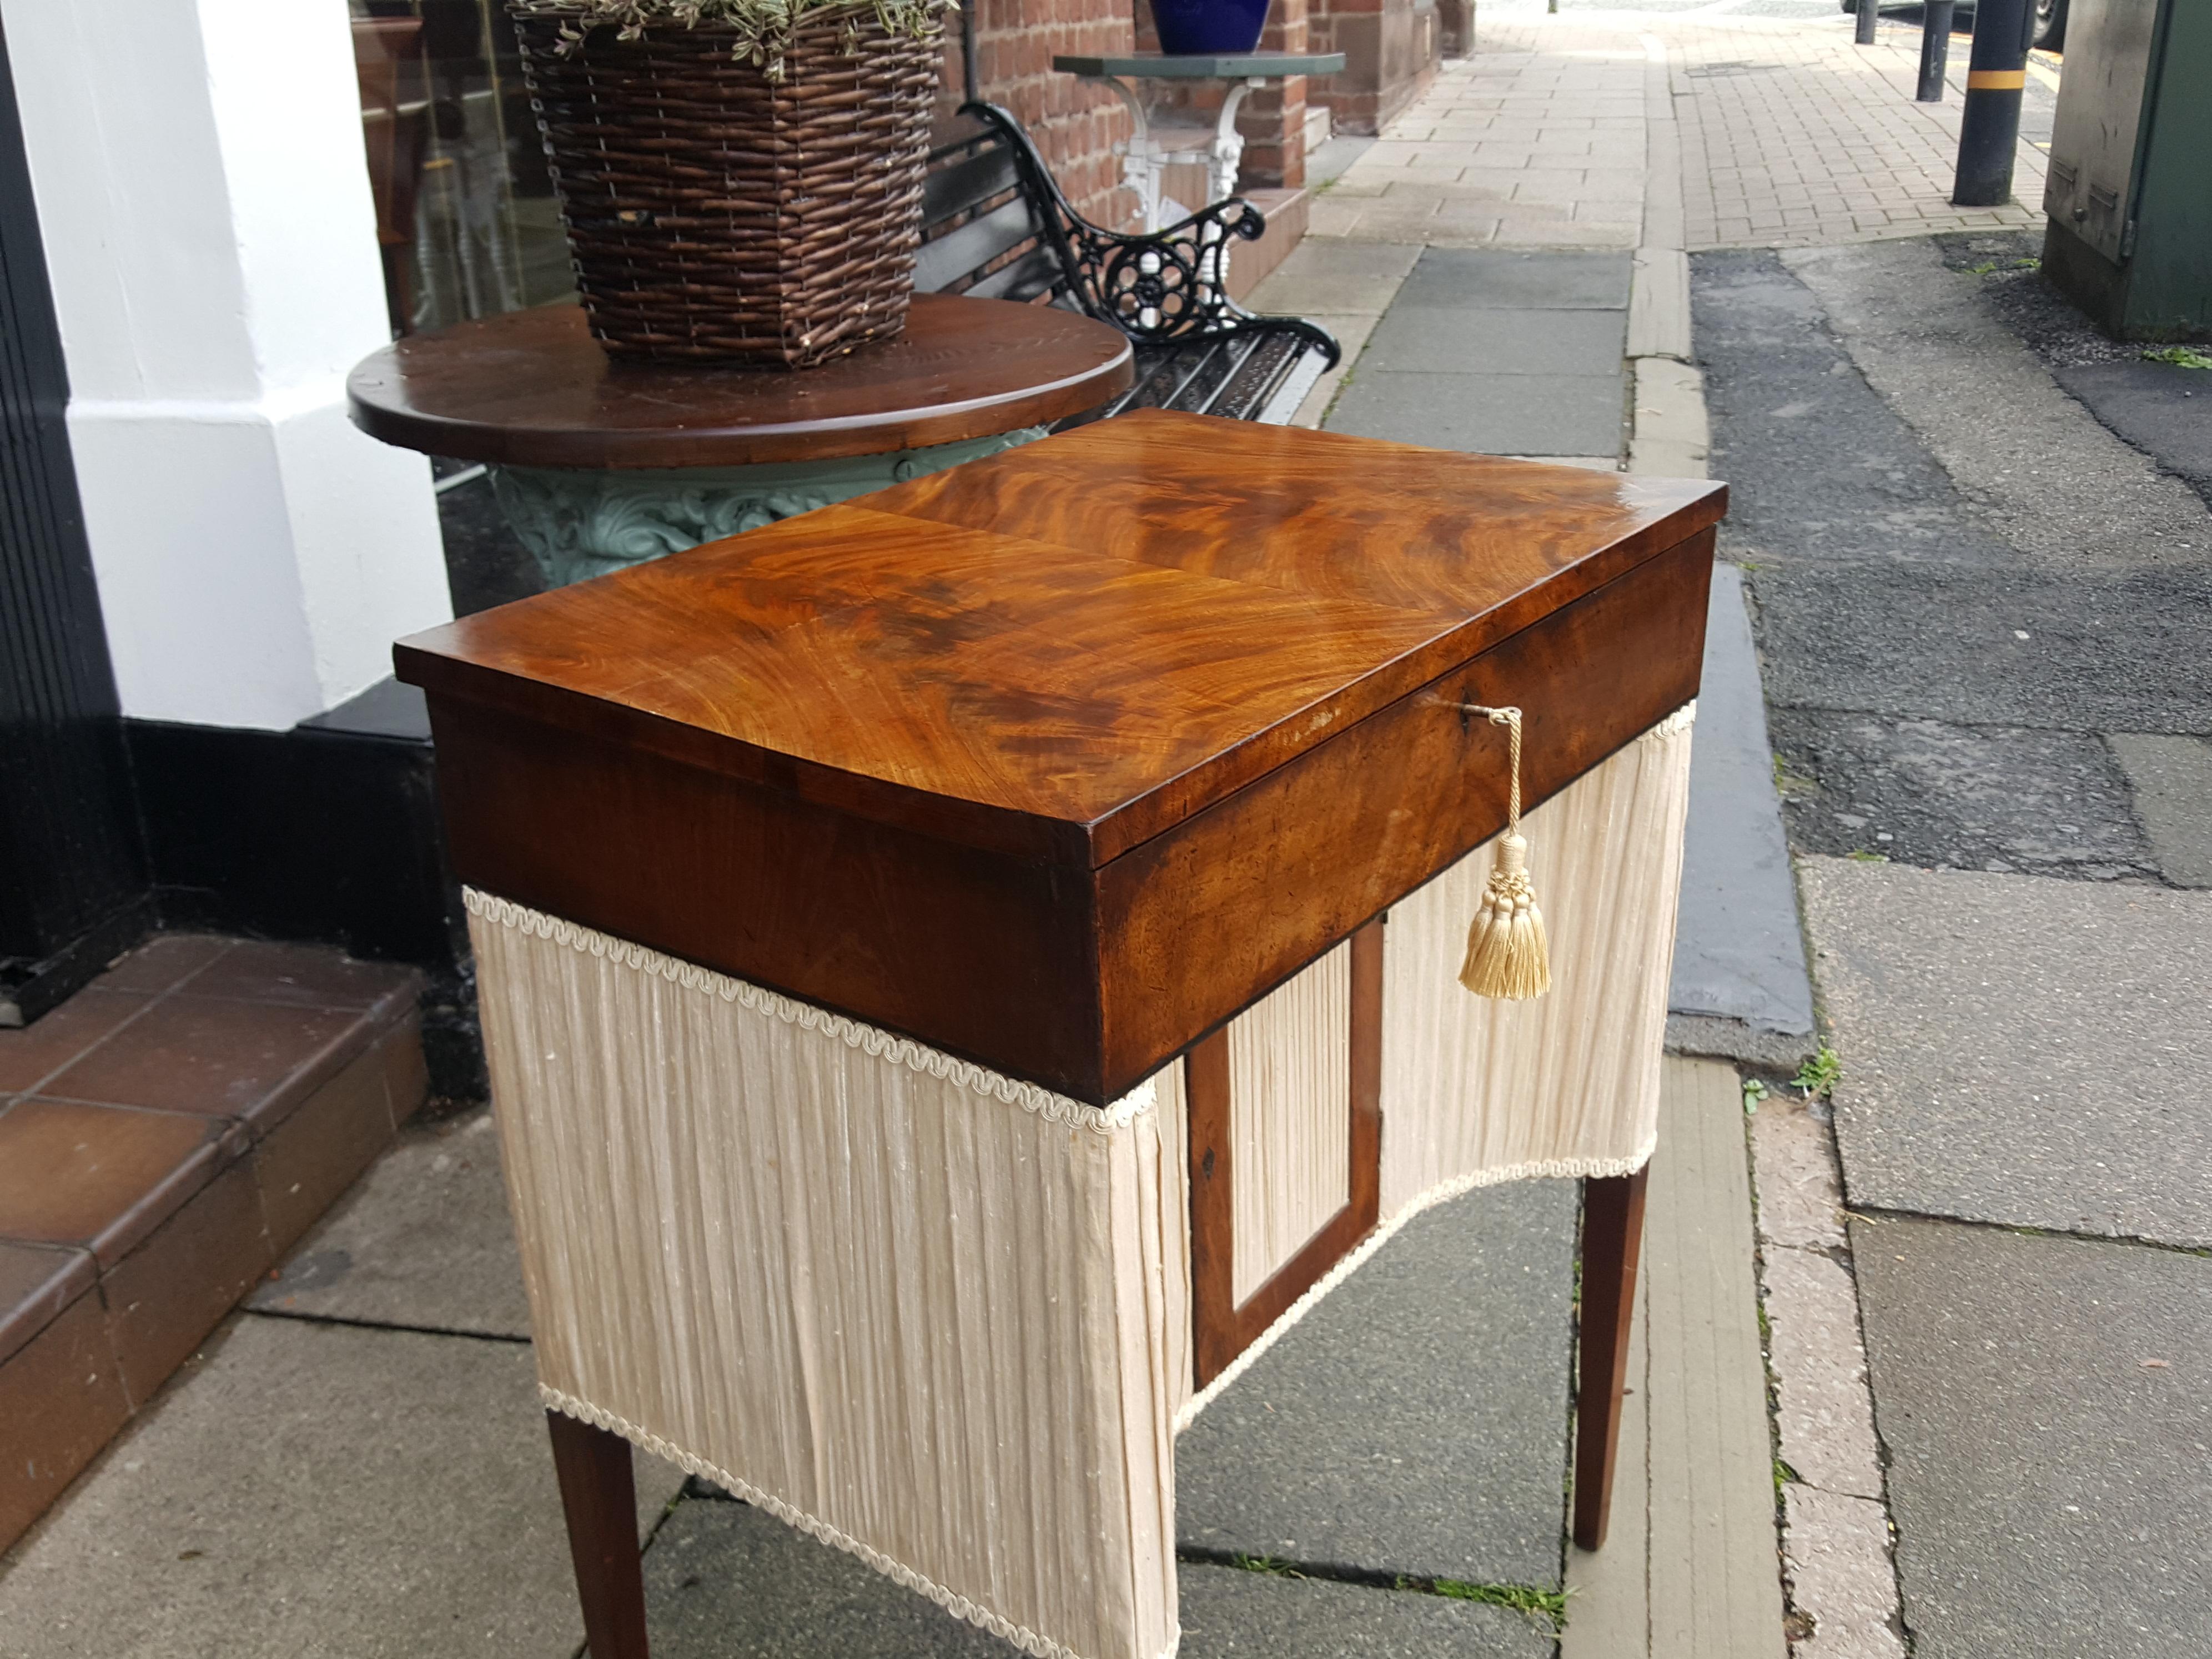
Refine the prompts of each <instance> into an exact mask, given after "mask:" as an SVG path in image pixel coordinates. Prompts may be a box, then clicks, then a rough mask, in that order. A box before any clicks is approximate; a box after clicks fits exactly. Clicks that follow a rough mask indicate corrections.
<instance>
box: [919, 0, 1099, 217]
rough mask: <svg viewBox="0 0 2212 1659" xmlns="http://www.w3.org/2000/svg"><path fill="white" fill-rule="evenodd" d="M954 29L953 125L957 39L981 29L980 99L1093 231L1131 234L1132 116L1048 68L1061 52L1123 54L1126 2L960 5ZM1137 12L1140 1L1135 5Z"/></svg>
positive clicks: (949, 94)
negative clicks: (1011, 128)
mask: <svg viewBox="0 0 2212 1659" xmlns="http://www.w3.org/2000/svg"><path fill="white" fill-rule="evenodd" d="M964 3H965V4H966V5H967V6H968V8H969V11H968V13H967V15H966V16H965V17H964V18H963V17H960V16H955V17H953V18H951V20H950V21H949V23H948V27H947V28H946V31H945V82H944V85H945V90H944V94H943V96H942V98H941V100H940V102H939V115H940V118H941V122H942V124H949V123H950V121H951V116H952V112H953V111H954V110H956V109H957V108H958V107H959V104H960V99H961V58H960V31H961V28H962V27H963V25H964V24H966V23H972V24H973V25H974V26H975V58H976V65H975V66H976V71H977V77H978V79H977V95H978V96H980V97H981V98H983V99H984V100H987V102H990V103H994V104H1002V105H1004V106H1006V108H1008V109H1010V110H1012V112H1014V114H1015V115H1016V116H1017V117H1018V118H1019V119H1020V121H1021V123H1022V125H1024V126H1025V127H1027V128H1028V129H1029V130H1030V136H1031V137H1034V138H1035V139H1036V143H1037V148H1038V149H1040V150H1041V151H1042V152H1043V155H1044V159H1045V162H1046V164H1047V165H1048V166H1049V167H1051V168H1052V171H1053V176H1054V178H1056V179H1059V180H1060V188H1061V189H1062V190H1063V191H1066V193H1067V198H1068V200H1069V201H1071V202H1073V204H1075V208H1076V210H1077V211H1078V212H1079V213H1081V214H1082V215H1084V216H1085V217H1086V218H1088V219H1091V220H1092V221H1094V222H1097V223H1099V224H1102V225H1106V226H1109V227H1113V228H1126V227H1128V226H1129V225H1131V223H1132V222H1133V218H1134V216H1135V214H1136V210H1137V198H1136V196H1135V193H1134V192H1133V191H1128V190H1125V189H1123V188H1122V186H1121V158H1120V157H1119V156H1117V155H1115V154H1114V146H1115V144H1116V143H1120V142H1121V141H1122V140H1124V139H1126V138H1127V137H1128V136H1129V116H1128V112H1127V111H1126V110H1125V109H1123V108H1122V107H1121V100H1118V99H1117V98H1115V96H1114V94H1112V93H1111V92H1109V91H1107V90H1106V89H1104V88H1101V87H1095V86H1091V85H1088V84H1086V83H1085V82H1081V81H1079V80H1077V79H1076V78H1075V77H1074V76H1072V75H1061V74H1060V73H1058V72H1057V71H1055V70H1054V68H1053V67H1052V60H1053V56H1054V53H1056V52H1091V53H1106V52H1127V51H1129V50H1131V48H1132V46H1133V30H1132V22H1131V12H1130V0H964ZM1139 3H1141V0H1139Z"/></svg>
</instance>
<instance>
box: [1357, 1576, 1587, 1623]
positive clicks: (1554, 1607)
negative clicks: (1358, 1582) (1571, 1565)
mask: <svg viewBox="0 0 2212 1659" xmlns="http://www.w3.org/2000/svg"><path fill="white" fill-rule="evenodd" d="M1398 1588H1399V1589H1409V1590H1426V1591H1427V1592H1428V1593H1429V1594H1430V1595H1443V1596H1448V1597H1449V1598H1450V1599H1451V1600H1453V1601H1480V1602H1481V1603H1482V1604H1483V1605H1484V1606H1486V1607H1511V1608H1512V1609H1513V1610H1514V1611H1515V1612H1516V1613H1527V1614H1528V1616H1529V1617H1530V1618H1531V1619H1545V1620H1550V1621H1551V1625H1552V1629H1553V1633H1554V1634H1556V1633H1557V1632H1559V1631H1560V1630H1562V1629H1564V1628H1565V1626H1566V1622H1567V1598H1566V1596H1565V1595H1564V1594H1562V1593H1561V1592H1560V1591H1559V1590H1547V1589H1537V1588H1536V1587H1535V1586H1534V1584H1470V1583H1464V1582H1463V1581H1462V1580H1460V1579H1457V1578H1401V1579H1400V1580H1399V1581H1398Z"/></svg>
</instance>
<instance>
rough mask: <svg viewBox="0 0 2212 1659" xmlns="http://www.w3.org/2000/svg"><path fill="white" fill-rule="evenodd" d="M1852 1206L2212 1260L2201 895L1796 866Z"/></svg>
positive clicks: (2208, 941) (2211, 1027) (2211, 1037)
mask: <svg viewBox="0 0 2212 1659" xmlns="http://www.w3.org/2000/svg"><path fill="white" fill-rule="evenodd" d="M1799 870H1800V874H1801V878H1802V883H1803V888H1804V893H1805V904H1806V924H1807V927H1808V932H1809V933H1810V934H1811V937H1812V940H1813V945H1814V972H1815V973H1816V974H1818V975H1819V976H1820V985H1821V990H1822V994H1823V1000H1824V1005H1825V1006H1826V1012H1827V1014H1828V1016H1829V1018H1831V1019H1832V1021H1833V1023H1834V1026H1835V1045H1836V1048H1837V1049H1838V1052H1839V1054H1841V1056H1842V1060H1843V1080H1842V1082H1841V1083H1840V1084H1839V1085H1838V1086H1837V1089H1836V1091H1835V1110H1836V1139H1837V1143H1838V1150H1839V1152H1841V1155H1842V1159H1843V1168H1844V1183H1845V1191H1846V1193H1847V1194H1848V1195H1849V1198H1850V1202H1851V1204H1852V1205H1853V1206H1854V1207H1858V1208H1874V1209H1886V1210H1905V1211H1912V1212H1920V1213H1924V1214H1932V1215H1943V1216H1952V1217H1957V1218H1962V1219H1967V1220H1975V1221H1990V1222H2000V1223H2006V1224H2010V1225H2021V1226H2032V1227H2048V1228H2053V1229H2057V1230H2060V1231H2069V1232H2083V1233H2092V1234H2107V1235H2115V1236H2120V1237H2140V1238H2150V1239H2156V1240H2159V1241H2161V1242H2163V1243H2170V1244H2180V1245H2188V1246H2191V1247H2202V1246H2207V1245H2212V1183H2208V1182H2206V1181H2205V1179H2204V1171H2205V1170H2207V1169H2208V1168H2212V1100H2208V1097H2207V1095H2206V1093H2205V1089H2204V1078H2203V1055H2204V1054H2205V1053H2206V1052H2207V1050H2208V1048H2212V998H2208V997H2207V996H2206V995H2205V991H2204V987H2206V986H2207V985H2212V895H2208V894H2203V893H2186V892H2173V891H2170V890H2165V889H2161V888H2155V887H2148V886H2143V885H2139V884H2090V883H2086V882H2072V881H2054V880H2051V879H2049V878H2037V877H2031V876H2002V875H1985V874H1982V873H1979V872H1968V871H1950V872H1932V871H1924V870H1913V869H1908V868H1905V867H1903V866H1898V865H1881V864H1862V863H1857V862H1854V861H1851V860H1839V859H1822V858H1808V859H1806V860H1802V863H1801V864H1800V866H1799Z"/></svg>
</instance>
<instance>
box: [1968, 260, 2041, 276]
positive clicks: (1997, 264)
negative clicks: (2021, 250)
mask: <svg viewBox="0 0 2212 1659" xmlns="http://www.w3.org/2000/svg"><path fill="white" fill-rule="evenodd" d="M2042 269H2043V261H2042V260H2040V259H1991V260H1990V261H1989V262H1987V263H1986V264H1978V265H1968V266H1967V267H1966V275H1967V276H1990V275H1992V274H1993V273H1995V272H1996V271H2000V270H2042Z"/></svg>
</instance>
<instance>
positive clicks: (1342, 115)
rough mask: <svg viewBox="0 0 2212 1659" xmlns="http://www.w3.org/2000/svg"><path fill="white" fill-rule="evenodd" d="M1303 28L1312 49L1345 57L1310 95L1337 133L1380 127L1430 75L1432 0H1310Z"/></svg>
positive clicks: (1435, 42)
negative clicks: (1325, 111) (1323, 107)
mask: <svg viewBox="0 0 2212 1659" xmlns="http://www.w3.org/2000/svg"><path fill="white" fill-rule="evenodd" d="M1278 3H1280V0H1278ZM1470 27H1471V26H1470ZM1307 32H1308V40H1309V41H1310V45H1311V46H1312V48H1313V50H1314V51H1316V52H1342V53H1343V54H1344V57H1345V65H1344V73H1343V74H1341V75H1338V76H1331V77H1330V78H1328V79H1327V80H1324V81H1318V82H1315V84H1314V88H1313V91H1312V94H1311V95H1312V97H1313V98H1314V100H1315V101H1316V102H1317V103H1325V104H1327V105H1328V112H1329V118H1330V120H1331V122H1332V123H1334V126H1335V128H1336V130H1337V131H1339V132H1380V131H1382V130H1383V125H1385V124H1386V123H1387V122H1388V121H1389V119H1390V118H1391V117H1392V116H1394V115H1395V114H1396V113H1397V112H1399V111H1400V110H1401V109H1403V108H1405V107H1406V106H1407V105H1408V104H1410V103H1412V102H1413V100H1414V99H1415V98H1417V97H1419V95H1420V94H1421V91H1422V89H1423V88H1425V87H1426V86H1427V85H1428V84H1429V82H1431V81H1432V80H1434V79H1435V78H1436V73H1437V60H1438V59H1439V58H1440V57H1441V56H1442V54H1443V39H1442V31H1441V29H1439V27H1437V12H1436V7H1435V5H1434V3H1433V0H1310V9H1309V14H1308V18H1307Z"/></svg>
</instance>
